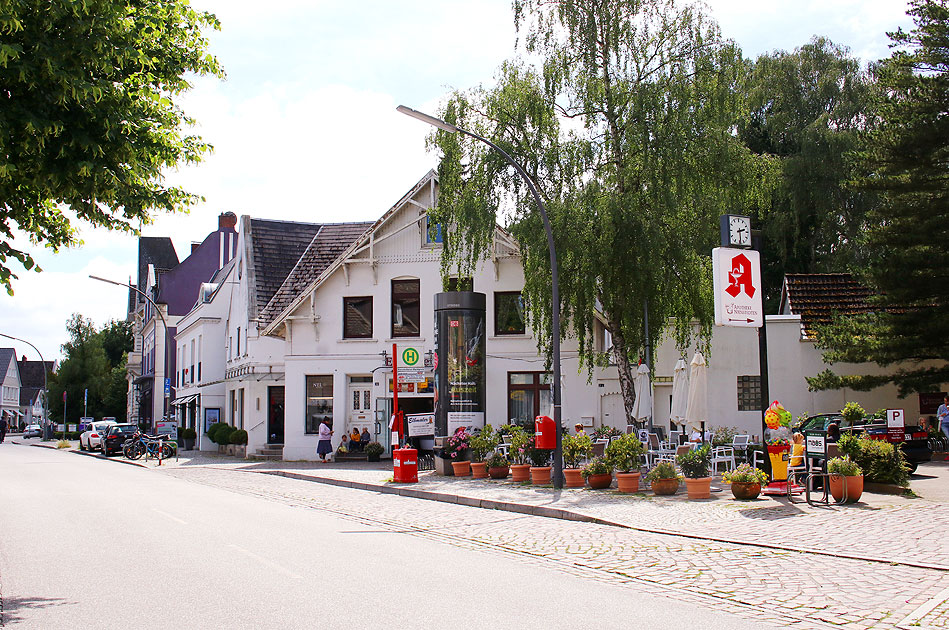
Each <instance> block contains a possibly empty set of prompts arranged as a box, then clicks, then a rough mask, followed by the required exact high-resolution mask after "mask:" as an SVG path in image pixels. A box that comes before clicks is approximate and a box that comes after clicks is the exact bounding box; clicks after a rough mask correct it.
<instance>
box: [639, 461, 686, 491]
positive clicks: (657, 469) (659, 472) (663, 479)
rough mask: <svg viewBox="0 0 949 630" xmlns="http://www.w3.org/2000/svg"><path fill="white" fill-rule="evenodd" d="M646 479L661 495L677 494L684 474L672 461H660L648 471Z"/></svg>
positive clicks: (653, 489)
mask: <svg viewBox="0 0 949 630" xmlns="http://www.w3.org/2000/svg"><path fill="white" fill-rule="evenodd" d="M646 481H648V482H649V483H650V484H652V491H653V492H655V493H656V494H659V495H665V494H675V493H676V491H677V490H678V489H679V482H680V481H682V475H680V474H679V473H678V471H677V470H676V467H675V464H673V463H672V462H659V463H658V464H656V465H655V466H654V467H653V469H652V470H650V471H649V472H648V473H646Z"/></svg>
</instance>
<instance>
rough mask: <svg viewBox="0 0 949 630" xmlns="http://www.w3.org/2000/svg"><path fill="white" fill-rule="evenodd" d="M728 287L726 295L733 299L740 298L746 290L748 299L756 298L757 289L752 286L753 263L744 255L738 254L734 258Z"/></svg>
mask: <svg viewBox="0 0 949 630" xmlns="http://www.w3.org/2000/svg"><path fill="white" fill-rule="evenodd" d="M728 277H729V281H728V287H726V288H725V293H727V294H728V295H730V296H732V297H738V294H739V293H741V291H742V289H744V291H745V293H747V294H748V297H754V295H755V288H754V287H753V286H752V285H751V261H749V260H748V258H747V257H745V255H744V254H738V255H737V256H735V257H734V258H732V270H731V271H730V272H728Z"/></svg>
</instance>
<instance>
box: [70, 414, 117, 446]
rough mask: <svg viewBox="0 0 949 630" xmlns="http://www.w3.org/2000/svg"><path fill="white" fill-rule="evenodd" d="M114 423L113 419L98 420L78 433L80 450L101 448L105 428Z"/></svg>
mask: <svg viewBox="0 0 949 630" xmlns="http://www.w3.org/2000/svg"><path fill="white" fill-rule="evenodd" d="M113 424H116V423H115V421H114V420H100V421H99V422H93V423H92V426H91V427H89V428H88V429H86V430H85V431H83V432H82V433H81V434H80V435H79V450H80V451H95V450H97V449H101V448H102V436H103V435H105V432H106V430H107V429H108V428H109V427H110V426H112V425H113Z"/></svg>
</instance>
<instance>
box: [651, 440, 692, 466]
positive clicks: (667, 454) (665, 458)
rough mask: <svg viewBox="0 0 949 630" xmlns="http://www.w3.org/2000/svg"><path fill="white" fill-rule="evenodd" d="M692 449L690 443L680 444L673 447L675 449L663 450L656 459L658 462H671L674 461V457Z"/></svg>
mask: <svg viewBox="0 0 949 630" xmlns="http://www.w3.org/2000/svg"><path fill="white" fill-rule="evenodd" d="M691 450H692V445H691V444H680V445H678V446H676V447H675V449H671V450H664V451H663V452H662V453H661V454H660V455H659V457H658V460H657V461H660V462H672V463H673V464H674V463H675V461H676V457H678V456H679V455H683V454H685V453H688V452H689V451H691Z"/></svg>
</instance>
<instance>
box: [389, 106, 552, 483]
mask: <svg viewBox="0 0 949 630" xmlns="http://www.w3.org/2000/svg"><path fill="white" fill-rule="evenodd" d="M396 109H397V110H398V111H400V112H402V113H403V114H405V115H406V116H411V117H412V118H415V119H417V120H421V121H422V122H424V123H428V124H429V125H432V126H434V127H437V128H439V129H441V130H442V131H447V132H448V133H460V134H464V135H466V136H471V137H472V138H474V139H475V140H480V141H481V142H483V143H485V144H486V145H488V146H489V147H491V148H492V149H494V150H495V151H497V152H498V153H500V154H501V155H502V156H504V159H505V160H507V161H508V162H509V163H510V164H511V166H513V167H514V170H515V171H517V174H518V175H520V176H521V177H522V178H523V179H524V181H525V182H526V183H527V187H528V188H529V189H530V191H531V194H532V195H534V201H535V202H536V203H537V209H538V210H540V216H541V218H542V219H543V221H544V231H545V232H546V233H547V250H548V252H549V253H550V284H551V287H550V289H551V290H550V294H551V300H550V301H551V315H550V327H551V337H552V339H551V346H552V349H553V355H554V356H553V364H554V365H553V369H554V426H555V427H556V435H557V440H556V444H557V447H556V449H554V471H553V472H554V474H553V482H554V487H555V488H558V489H559V488H562V487H563V460H562V453H563V447H562V439H563V436H562V434H561V433H562V432H561V428H560V417H561V409H560V407H561V404H560V285H559V282H558V274H557V250H556V249H555V247H554V233H553V231H552V230H551V229H550V220H549V219H548V218H547V209H546V208H545V207H544V201H543V200H542V199H541V197H540V193H539V192H537V186H535V185H534V181H533V180H532V179H531V178H530V176H529V175H528V174H527V172H526V171H525V170H524V169H523V167H521V165H520V164H518V163H517V162H515V161H514V158H512V157H511V156H510V155H508V154H507V152H506V151H505V150H504V149H502V148H501V147H499V146H498V145H496V144H494V143H493V142H491V141H490V140H488V139H487V138H482V137H481V136H479V135H478V134H476V133H472V132H470V131H468V130H466V129H462V128H461V127H457V126H455V125H452V124H450V123H447V122H445V121H444V120H441V119H439V118H435V117H434V116H429V115H428V114H423V113H422V112H419V111H415V110H414V109H412V108H410V107H406V106H405V105H399V106H398V107H396Z"/></svg>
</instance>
